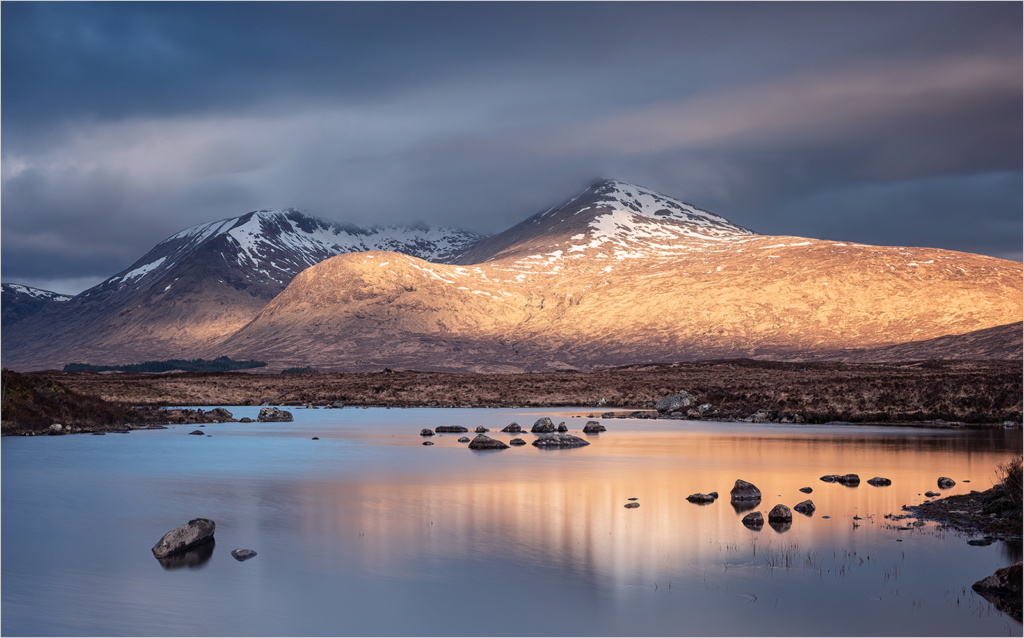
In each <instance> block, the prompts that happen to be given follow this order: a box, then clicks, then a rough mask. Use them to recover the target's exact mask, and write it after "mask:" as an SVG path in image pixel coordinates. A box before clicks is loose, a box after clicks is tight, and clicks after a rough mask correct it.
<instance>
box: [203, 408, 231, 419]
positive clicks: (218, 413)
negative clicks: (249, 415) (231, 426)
mask: <svg viewBox="0 0 1024 638" xmlns="http://www.w3.org/2000/svg"><path fill="white" fill-rule="evenodd" d="M206 416H208V417H210V418H212V419H219V420H221V421H232V420H234V418H235V415H233V414H231V413H230V412H228V411H227V410H225V409H224V408H214V409H212V410H210V411H209V412H207V413H206Z"/></svg>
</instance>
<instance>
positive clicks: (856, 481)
mask: <svg viewBox="0 0 1024 638" xmlns="http://www.w3.org/2000/svg"><path fill="white" fill-rule="evenodd" d="M836 482H837V483H842V484H843V485H845V486H846V487H853V486H855V485H860V477H859V476H857V475H856V474H846V475H843V476H840V477H839V478H838V479H836Z"/></svg>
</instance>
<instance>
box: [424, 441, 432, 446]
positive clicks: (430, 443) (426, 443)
mask: <svg viewBox="0 0 1024 638" xmlns="http://www.w3.org/2000/svg"><path fill="white" fill-rule="evenodd" d="M433 444H434V442H433V441H424V442H423V445H433Z"/></svg>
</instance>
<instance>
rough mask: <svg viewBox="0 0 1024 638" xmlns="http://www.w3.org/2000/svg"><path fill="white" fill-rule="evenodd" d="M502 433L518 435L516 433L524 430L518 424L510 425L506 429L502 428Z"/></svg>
mask: <svg viewBox="0 0 1024 638" xmlns="http://www.w3.org/2000/svg"><path fill="white" fill-rule="evenodd" d="M501 431H502V432H509V433H511V434H516V433H519V432H522V431H523V428H521V427H519V424H518V423H509V424H508V425H506V426H505V427H503V428H501Z"/></svg>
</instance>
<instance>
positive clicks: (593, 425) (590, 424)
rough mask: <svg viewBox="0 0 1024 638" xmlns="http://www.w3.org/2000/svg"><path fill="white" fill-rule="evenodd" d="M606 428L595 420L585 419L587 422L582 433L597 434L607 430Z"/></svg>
mask: <svg viewBox="0 0 1024 638" xmlns="http://www.w3.org/2000/svg"><path fill="white" fill-rule="evenodd" d="M607 431H608V429H607V428H606V427H604V426H603V425H601V424H600V423H598V422H597V421H587V424H586V425H584V426H583V433H584V434H597V433H598V432H607Z"/></svg>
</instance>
